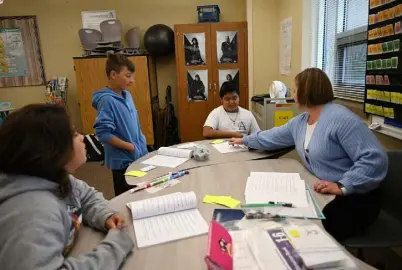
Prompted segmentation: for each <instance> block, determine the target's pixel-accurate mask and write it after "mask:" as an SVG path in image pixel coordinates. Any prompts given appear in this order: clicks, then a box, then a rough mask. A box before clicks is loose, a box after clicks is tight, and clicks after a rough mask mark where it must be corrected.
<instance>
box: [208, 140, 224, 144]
mask: <svg viewBox="0 0 402 270" xmlns="http://www.w3.org/2000/svg"><path fill="white" fill-rule="evenodd" d="M224 141H225V140H215V141H213V142H211V144H220V143H223V142H224Z"/></svg>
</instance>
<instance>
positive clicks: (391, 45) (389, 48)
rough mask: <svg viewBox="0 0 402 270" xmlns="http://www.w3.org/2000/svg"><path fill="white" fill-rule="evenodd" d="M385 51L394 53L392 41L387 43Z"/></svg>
mask: <svg viewBox="0 0 402 270" xmlns="http://www.w3.org/2000/svg"><path fill="white" fill-rule="evenodd" d="M387 51H388V52H393V51H394V43H393V42H392V41H390V42H387Z"/></svg>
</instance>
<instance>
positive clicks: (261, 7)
mask: <svg viewBox="0 0 402 270" xmlns="http://www.w3.org/2000/svg"><path fill="white" fill-rule="evenodd" d="M250 1H251V2H250V3H249V5H248V7H250V8H252V16H251V17H252V18H251V20H252V27H250V28H251V29H252V40H253V52H252V56H251V57H252V58H253V59H252V62H253V70H254V72H253V78H251V76H250V79H252V80H253V94H254V95H257V94H264V93H268V89H269V85H270V84H271V83H272V81H274V80H277V79H278V69H279V45H278V44H279V43H278V42H279V41H278V29H279V15H280V3H279V2H280V1H278V0H250ZM281 1H282V0H281ZM249 23H250V22H249ZM250 28H249V31H250ZM250 97H251V95H250Z"/></svg>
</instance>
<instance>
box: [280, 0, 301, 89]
mask: <svg viewBox="0 0 402 270" xmlns="http://www.w3.org/2000/svg"><path fill="white" fill-rule="evenodd" d="M279 3H280V5H279V24H280V23H281V22H282V21H283V20H285V19H288V18H289V17H292V54H291V74H290V75H281V74H280V72H279V71H278V78H277V79H278V80H279V81H282V82H283V83H284V84H286V86H287V87H290V88H291V87H292V83H293V78H294V77H295V76H296V75H297V74H298V73H299V72H300V71H301V66H302V56H301V55H302V32H303V31H302V25H303V12H302V10H303V0H281V1H279ZM277 32H278V37H279V38H278V48H279V46H280V25H279V26H278V30H277ZM278 69H279V68H278Z"/></svg>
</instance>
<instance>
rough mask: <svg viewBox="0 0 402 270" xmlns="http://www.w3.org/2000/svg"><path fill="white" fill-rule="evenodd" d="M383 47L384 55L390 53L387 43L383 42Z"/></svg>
mask: <svg viewBox="0 0 402 270" xmlns="http://www.w3.org/2000/svg"><path fill="white" fill-rule="evenodd" d="M381 47H382V53H386V52H388V46H387V43H386V42H383V43H382V44H381Z"/></svg>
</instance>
